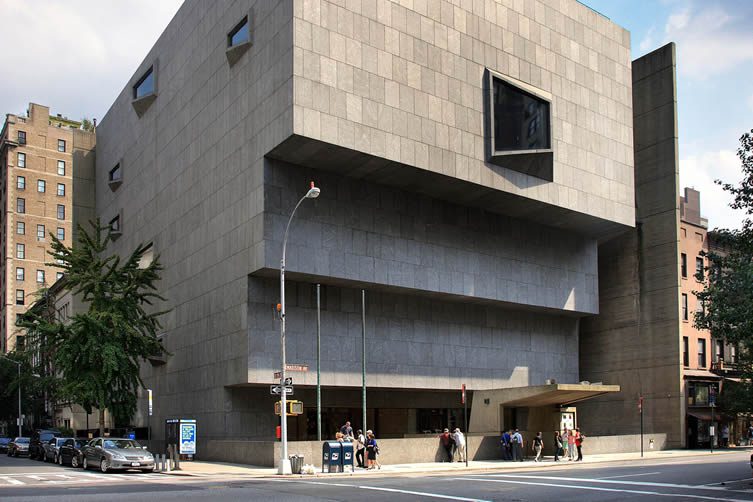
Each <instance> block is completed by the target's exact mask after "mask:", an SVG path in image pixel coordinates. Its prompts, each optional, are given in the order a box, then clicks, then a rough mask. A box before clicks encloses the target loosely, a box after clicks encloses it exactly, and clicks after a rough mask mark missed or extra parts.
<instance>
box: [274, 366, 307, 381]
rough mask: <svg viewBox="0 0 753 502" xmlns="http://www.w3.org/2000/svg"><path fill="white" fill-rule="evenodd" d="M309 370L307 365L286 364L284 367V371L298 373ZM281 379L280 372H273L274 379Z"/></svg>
mask: <svg viewBox="0 0 753 502" xmlns="http://www.w3.org/2000/svg"><path fill="white" fill-rule="evenodd" d="M308 370H309V365H308V364H286V365H285V371H295V372H298V373H306V372H307V371H308ZM280 378H282V372H281V371H275V379H276V380H279V379H280Z"/></svg>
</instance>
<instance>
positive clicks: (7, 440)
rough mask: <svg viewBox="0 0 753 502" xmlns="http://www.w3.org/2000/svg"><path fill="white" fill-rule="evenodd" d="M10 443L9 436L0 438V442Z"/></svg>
mask: <svg viewBox="0 0 753 502" xmlns="http://www.w3.org/2000/svg"><path fill="white" fill-rule="evenodd" d="M7 443H10V438H0V444H7Z"/></svg>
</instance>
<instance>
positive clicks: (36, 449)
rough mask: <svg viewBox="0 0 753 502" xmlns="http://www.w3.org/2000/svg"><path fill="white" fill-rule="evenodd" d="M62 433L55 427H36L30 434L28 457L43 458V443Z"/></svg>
mask: <svg viewBox="0 0 753 502" xmlns="http://www.w3.org/2000/svg"><path fill="white" fill-rule="evenodd" d="M62 435H63V434H62V433H61V432H60V431H59V430H57V429H37V430H35V431H34V433H33V434H32V435H31V441H30V442H29V458H31V459H37V460H44V444H45V443H47V442H48V441H49V440H50V439H52V438H59V437H60V436H62Z"/></svg>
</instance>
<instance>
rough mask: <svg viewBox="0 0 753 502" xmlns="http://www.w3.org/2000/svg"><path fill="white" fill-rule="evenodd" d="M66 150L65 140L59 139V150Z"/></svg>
mask: <svg viewBox="0 0 753 502" xmlns="http://www.w3.org/2000/svg"><path fill="white" fill-rule="evenodd" d="M64 151H65V140H64V139H59V140H58V152H64Z"/></svg>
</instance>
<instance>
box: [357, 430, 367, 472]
mask: <svg viewBox="0 0 753 502" xmlns="http://www.w3.org/2000/svg"><path fill="white" fill-rule="evenodd" d="M356 434H357V435H356V462H357V463H358V467H360V468H361V469H363V468H364V467H366V463H365V462H364V460H365V459H364V453H366V436H364V435H363V431H362V430H360V429H359V430H358V432H357V433H356Z"/></svg>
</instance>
